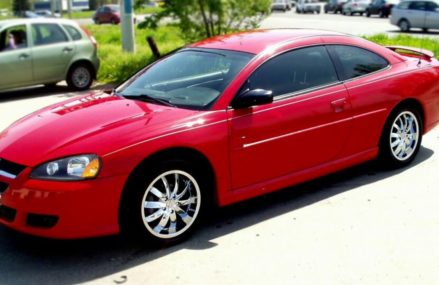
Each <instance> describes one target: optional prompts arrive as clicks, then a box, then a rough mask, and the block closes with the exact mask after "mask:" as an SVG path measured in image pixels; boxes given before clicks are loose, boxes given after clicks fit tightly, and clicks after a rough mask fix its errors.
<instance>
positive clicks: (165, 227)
mask: <svg viewBox="0 0 439 285" xmlns="http://www.w3.org/2000/svg"><path fill="white" fill-rule="evenodd" d="M153 165H154V168H151V167H148V168H143V169H142V168H141V169H140V170H138V171H136V173H135V174H133V176H132V177H131V178H130V181H129V182H128V183H127V185H126V187H125V189H124V193H123V196H122V199H121V205H120V213H119V214H120V216H119V221H120V227H121V231H122V233H124V234H128V235H129V236H130V237H131V238H134V239H136V240H143V241H147V242H152V243H154V244H156V245H170V244H175V243H177V242H180V241H182V240H184V239H185V238H187V237H188V236H190V235H191V233H192V232H193V231H194V230H195V228H196V227H197V225H198V224H199V222H200V220H201V218H202V216H203V213H204V211H205V208H207V207H208V204H210V198H209V197H210V193H209V190H211V189H212V188H209V186H210V185H211V184H212V181H209V178H208V177H209V175H205V174H204V173H203V171H202V170H201V169H199V167H197V166H196V165H195V164H192V163H190V162H188V161H185V160H179V159H173V160H165V161H161V162H155V163H154V164H153ZM176 174H177V175H176ZM203 174H204V175H203ZM177 176H178V179H177V178H176V177H177ZM162 177H165V180H166V183H165V182H164V180H163V179H162ZM165 185H168V186H167V187H166V186H165ZM176 185H177V186H176ZM166 188H168V190H166ZM185 189H186V190H185ZM180 196H181V197H180ZM188 201H190V202H188ZM186 202H187V203H188V204H186V205H183V204H182V203H186ZM148 203H149V205H150V206H149V207H148V206H147V205H148ZM179 211H180V213H179ZM183 212H184V213H183ZM191 215H192V216H191Z"/></svg>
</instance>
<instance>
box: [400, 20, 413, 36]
mask: <svg viewBox="0 0 439 285" xmlns="http://www.w3.org/2000/svg"><path fill="white" fill-rule="evenodd" d="M398 27H399V28H400V29H401V32H404V33H406V32H409V31H410V28H411V25H410V22H409V21H407V20H406V19H402V20H400V21H399V22H398Z"/></svg>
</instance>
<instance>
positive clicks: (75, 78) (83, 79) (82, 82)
mask: <svg viewBox="0 0 439 285" xmlns="http://www.w3.org/2000/svg"><path fill="white" fill-rule="evenodd" d="M71 80H72V83H73V85H74V86H75V88H77V89H83V88H87V87H88V86H89V85H90V82H91V81H92V76H91V73H90V70H89V69H88V68H87V67H85V66H78V67H76V68H75V69H74V70H73V72H72V75H71Z"/></svg>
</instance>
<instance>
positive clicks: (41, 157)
mask: <svg viewBox="0 0 439 285" xmlns="http://www.w3.org/2000/svg"><path fill="white" fill-rule="evenodd" d="M203 113H204V112H200V111H193V110H187V109H180V108H172V107H167V106H162V105H155V104H148V103H145V102H141V101H135V100H128V99H125V98H122V97H119V96H115V95H108V94H105V93H96V94H94V93H90V94H87V95H84V96H81V97H79V98H78V97H76V98H75V99H71V100H68V101H64V102H61V103H59V104H55V105H52V106H49V107H46V108H44V109H41V110H39V111H37V112H35V113H32V114H30V115H28V116H26V117H24V118H22V119H20V120H18V121H17V122H15V123H14V124H12V125H11V126H10V127H9V128H7V129H6V130H4V131H3V132H2V133H0V157H1V158H3V159H6V160H10V161H13V162H16V163H20V164H23V165H27V166H36V165H38V164H40V163H43V162H45V161H48V160H51V159H56V158H60V157H65V156H70V155H75V154H85V153H95V154H98V155H100V156H102V155H105V154H108V153H110V152H113V151H116V150H119V149H121V148H124V147H127V146H129V145H132V144H135V143H137V142H139V141H143V140H147V139H150V138H153V137H156V136H160V135H163V134H166V133H169V132H174V131H176V130H181V129H182V128H187V127H188V126H190V124H187V123H186V122H190V121H191V120H192V121H193V120H194V119H196V118H197V117H199V116H200V115H202V114H203Z"/></svg>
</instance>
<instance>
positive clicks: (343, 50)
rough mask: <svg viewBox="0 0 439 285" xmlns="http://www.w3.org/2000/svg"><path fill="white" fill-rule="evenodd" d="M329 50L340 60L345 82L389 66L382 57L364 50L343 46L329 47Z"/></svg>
mask: <svg viewBox="0 0 439 285" xmlns="http://www.w3.org/2000/svg"><path fill="white" fill-rule="evenodd" d="M328 48H329V49H330V51H331V53H332V54H333V55H334V56H335V57H336V59H338V62H339V65H340V67H341V69H342V70H341V74H342V79H343V80H348V79H352V78H355V77H358V76H362V75H366V74H369V73H372V72H375V71H378V70H381V69H384V68H386V67H387V66H388V65H389V63H388V62H387V60H385V59H384V58H382V57H381V56H379V55H377V54H376V53H373V52H371V51H368V50H365V49H362V48H358V47H353V46H342V45H334V46H328Z"/></svg>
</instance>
